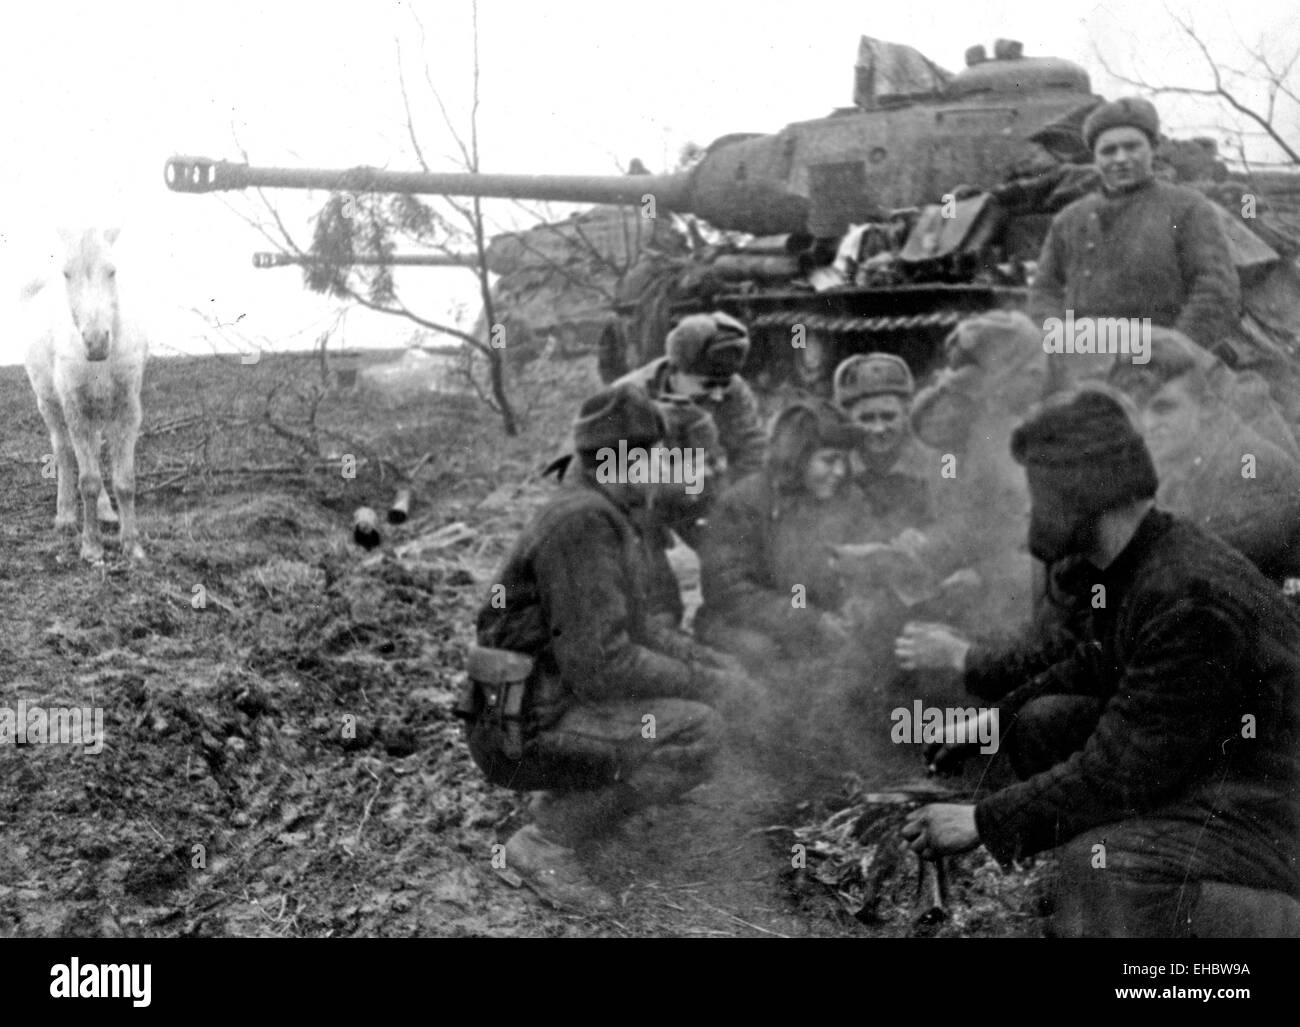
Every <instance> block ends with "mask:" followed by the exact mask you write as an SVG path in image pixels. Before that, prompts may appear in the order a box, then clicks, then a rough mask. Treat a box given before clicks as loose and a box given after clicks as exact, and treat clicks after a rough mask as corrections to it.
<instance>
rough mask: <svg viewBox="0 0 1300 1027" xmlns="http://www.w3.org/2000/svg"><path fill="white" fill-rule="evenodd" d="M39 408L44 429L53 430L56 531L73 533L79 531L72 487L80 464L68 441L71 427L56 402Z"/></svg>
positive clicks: (41, 403) (43, 403)
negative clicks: (69, 427) (66, 422)
mask: <svg viewBox="0 0 1300 1027" xmlns="http://www.w3.org/2000/svg"><path fill="white" fill-rule="evenodd" d="M36 406H37V407H38V408H39V410H40V412H41V416H42V417H43V418H45V426H46V427H47V428H49V429H50V445H52V446H53V447H54V471H55V476H56V480H57V492H58V498H57V499H56V500H55V504H54V530H55V531H66V532H69V533H71V532H74V531H76V530H77V503H76V499H75V498H74V493H73V485H72V483H73V482H74V481H75V480H76V476H77V461H76V459H75V458H74V456H73V453H72V442H71V441H70V440H69V439H68V426H67V424H65V423H64V420H63V412H62V410H61V409H60V408H59V405H58V401H57V400H54V401H53V402H51V401H48V400H44V399H38V400H37V402H36Z"/></svg>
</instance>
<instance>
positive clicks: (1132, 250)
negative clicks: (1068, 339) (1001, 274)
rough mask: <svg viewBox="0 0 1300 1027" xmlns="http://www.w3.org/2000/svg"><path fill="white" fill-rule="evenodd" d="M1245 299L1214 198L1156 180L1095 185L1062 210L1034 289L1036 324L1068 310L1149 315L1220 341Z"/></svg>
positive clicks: (1079, 314) (1212, 342)
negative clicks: (1115, 189)
mask: <svg viewBox="0 0 1300 1027" xmlns="http://www.w3.org/2000/svg"><path fill="white" fill-rule="evenodd" d="M1240 304H1241V293H1240V286H1239V283H1238V281H1237V270H1236V268H1235V267H1233V264H1232V258H1231V255H1230V251H1229V249H1228V242H1227V239H1226V237H1225V236H1224V234H1223V228H1222V226H1221V225H1220V224H1219V219H1218V215H1217V214H1216V213H1215V210H1214V207H1213V206H1212V205H1211V203H1210V201H1209V200H1207V199H1206V198H1205V197H1204V196H1202V195H1201V194H1200V193H1198V192H1196V191H1195V190H1193V189H1188V188H1186V187H1185V186H1179V185H1173V184H1172V183H1169V182H1162V181H1159V180H1157V179H1151V180H1149V181H1147V182H1145V183H1143V184H1142V185H1141V186H1139V187H1138V188H1136V189H1133V190H1130V191H1127V192H1123V193H1116V194H1114V195H1107V194H1106V193H1104V192H1097V193H1090V194H1089V195H1087V196H1084V197H1083V198H1082V199H1080V200H1076V201H1075V202H1074V203H1072V204H1070V205H1069V206H1068V207H1066V208H1065V209H1064V210H1063V211H1061V212H1060V213H1059V214H1057V215H1056V217H1055V219H1053V221H1052V227H1051V229H1050V230H1049V231H1048V233H1047V239H1046V240H1045V241H1044V243H1043V249H1042V253H1041V254H1040V255H1039V258H1038V272H1037V275H1036V276H1035V278H1034V283H1033V287H1032V289H1031V290H1030V296H1029V316H1030V318H1031V319H1032V320H1033V321H1034V322H1035V323H1037V324H1042V322H1043V321H1044V320H1045V319H1046V318H1048V317H1059V318H1064V317H1065V311H1066V310H1067V309H1068V310H1073V311H1074V317H1075V319H1076V320H1077V319H1079V318H1083V317H1123V318H1129V317H1138V318H1141V317H1149V318H1151V321H1152V323H1153V324H1157V325H1162V326H1164V327H1166V328H1175V329H1177V330H1178V331H1180V332H1182V333H1183V334H1184V335H1187V336H1189V337H1190V338H1192V339H1194V340H1195V341H1196V342H1199V343H1200V344H1201V345H1202V346H1205V347H1206V348H1207V349H1211V348H1213V347H1214V346H1216V345H1217V344H1219V343H1220V342H1223V341H1224V340H1225V339H1226V338H1227V337H1228V336H1229V334H1230V332H1231V330H1232V328H1233V327H1234V325H1235V324H1236V323H1237V320H1238V317H1239V307H1240Z"/></svg>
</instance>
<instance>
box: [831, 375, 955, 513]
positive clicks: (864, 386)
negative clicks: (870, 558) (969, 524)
mask: <svg viewBox="0 0 1300 1027" xmlns="http://www.w3.org/2000/svg"><path fill="white" fill-rule="evenodd" d="M833 390H834V398H835V404H836V406H838V407H839V408H840V409H841V410H843V411H844V412H845V413H846V414H848V415H849V417H850V418H851V419H852V420H853V421H855V422H856V423H857V424H859V425H861V426H862V428H863V430H864V432H865V433H866V434H865V437H864V439H863V442H862V447H861V448H860V449H859V450H858V452H857V453H855V454H854V457H853V463H854V480H855V482H856V483H857V485H858V487H859V488H860V489H861V490H862V492H863V494H864V495H865V496H866V499H867V503H868V505H869V506H870V508H871V513H872V515H873V516H874V517H875V518H876V520H877V521H878V522H879V524H880V525H881V532H880V537H881V538H882V539H884V538H890V537H892V536H894V535H896V534H897V533H898V532H899V531H901V530H902V529H904V528H908V527H918V526H921V525H924V524H926V523H928V522H929V521H930V519H931V516H932V511H931V505H930V488H929V478H928V477H927V474H928V475H931V476H932V475H933V474H934V473H935V469H936V468H937V467H938V466H939V461H938V457H937V456H936V455H934V454H932V453H929V452H928V451H927V450H926V449H925V447H923V446H922V445H921V444H920V442H918V441H917V439H916V437H915V436H914V435H913V434H912V427H911V419H910V417H909V413H910V407H911V403H912V395H913V393H914V392H915V384H914V383H913V381H912V372H911V370H910V369H909V368H908V366H907V363H906V361H904V360H903V359H902V358H901V357H897V356H894V354H892V353H860V354H857V355H855V356H851V357H849V358H848V359H846V360H844V361H843V362H842V363H841V364H840V366H839V367H837V368H836V369H835V377H834V381H833Z"/></svg>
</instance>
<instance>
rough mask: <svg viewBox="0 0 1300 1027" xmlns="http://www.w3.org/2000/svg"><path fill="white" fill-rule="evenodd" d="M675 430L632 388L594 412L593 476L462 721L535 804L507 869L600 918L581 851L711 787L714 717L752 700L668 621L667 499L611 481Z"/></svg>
mask: <svg viewBox="0 0 1300 1027" xmlns="http://www.w3.org/2000/svg"><path fill="white" fill-rule="evenodd" d="M664 432H665V425H664V419H663V416H662V414H661V413H660V412H659V410H658V409H657V407H656V406H655V404H654V403H653V402H651V401H650V399H649V398H648V397H647V396H646V395H645V393H644V392H642V391H641V390H640V389H638V388H636V387H635V386H632V385H621V386H611V387H609V388H607V389H605V390H603V391H601V392H600V393H598V394H596V395H595V396H593V397H591V398H590V399H588V400H587V401H586V402H584V403H583V405H582V407H581V409H580V411H579V414H578V417H577V419H576V421H575V423H574V430H573V435H574V450H575V453H576V461H575V463H576V465H577V467H578V468H580V470H581V473H580V474H577V475H573V476H571V477H570V480H569V481H567V482H565V487H564V489H563V491H562V492H561V493H560V494H559V495H558V496H556V497H555V498H554V499H553V500H552V501H551V502H549V503H548V504H547V505H546V506H545V507H544V508H543V509H542V510H541V511H540V512H539V513H538V514H537V515H536V516H535V517H534V518H533V520H532V522H531V523H530V524H529V525H528V526H527V527H526V528H525V529H524V531H523V533H522V534H521V535H520V536H519V538H518V539H517V540H516V541H515V544H514V547H513V548H512V550H511V551H510V554H509V555H508V556H507V557H506V560H505V563H504V565H503V567H502V568H501V570H500V571H499V572H498V574H497V577H496V581H495V584H494V585H493V587H492V589H491V590H490V595H489V597H488V599H487V601H486V602H485V603H484V605H483V607H482V608H481V610H480V612H479V616H478V636H477V642H478V644H477V646H475V647H474V648H473V649H472V650H471V652H470V657H469V661H468V671H469V684H468V685H467V688H466V691H465V694H464V695H463V697H462V702H461V705H460V706H459V707H458V713H459V714H460V715H461V716H462V717H463V718H464V719H465V720H466V721H467V730H468V734H469V749H470V753H471V755H472V756H473V758H474V761H475V763H477V764H478V766H479V767H480V769H482V770H483V772H484V774H485V775H486V776H487V778H488V780H489V781H491V782H492V783H494V784H497V785H501V786H503V787H507V788H512V789H515V790H517V791H532V792H537V793H538V794H537V795H536V796H535V797H534V799H533V802H532V807H531V808H532V813H533V823H531V824H529V825H527V826H526V827H523V828H521V829H520V830H519V831H517V832H516V833H515V834H514V835H513V836H512V837H511V838H510V839H509V841H507V843H506V846H505V857H506V863H507V866H508V868H509V869H510V870H512V871H514V872H515V873H517V874H519V875H520V876H521V877H522V878H523V879H524V880H525V881H526V882H527V883H528V884H529V885H530V886H532V887H533V888H535V889H536V890H537V891H538V892H539V893H540V894H542V895H543V896H544V897H546V898H548V899H550V900H552V901H555V902H558V903H560V904H563V905H570V906H576V907H580V908H584V909H588V910H602V909H608V908H610V907H611V905H612V902H611V900H610V898H609V896H608V895H607V894H605V893H604V892H603V891H601V890H600V889H599V888H597V887H596V886H595V885H594V884H593V883H592V882H591V881H590V879H589V878H588V877H587V874H586V872H585V870H584V869H583V867H582V866H581V864H580V863H579V862H578V859H577V854H576V852H575V849H576V848H577V847H578V846H580V845H582V844H583V843H585V842H587V841H589V840H591V839H593V838H595V837H596V836H597V835H598V834H600V833H604V832H606V831H608V830H610V829H611V828H612V827H614V826H616V825H617V824H618V823H619V822H620V821H621V820H622V819H624V818H625V817H627V816H628V815H630V814H631V813H633V812H635V811H636V810H638V809H641V808H644V807H645V806H648V805H657V804H661V803H667V802H670V801H673V800H675V799H677V798H679V797H680V796H681V795H683V794H684V793H685V792H686V791H688V790H689V789H691V788H693V787H695V786H696V785H698V784H701V783H702V782H703V781H705V780H706V779H707V778H708V777H709V776H710V772H711V766H712V761H713V757H714V755H715V751H716V748H717V744H718V739H719V735H720V728H721V723H722V721H721V718H720V716H719V714H718V713H717V712H715V710H714V708H713V704H715V703H721V704H722V708H723V709H724V710H725V709H729V708H732V707H729V706H728V705H727V704H728V703H730V702H732V701H733V700H734V701H739V702H741V703H742V704H743V702H744V698H743V696H744V693H745V691H746V689H748V688H749V687H750V685H749V682H748V680H747V679H745V678H744V677H742V676H740V675H739V674H738V673H737V672H736V670H735V668H736V663H735V661H734V660H733V659H730V658H727V657H724V656H722V655H721V654H718V653H715V652H713V651H712V650H709V649H707V648H705V647H704V646H701V645H697V644H695V643H694V642H693V641H691V640H690V639H688V638H687V637H686V636H685V635H683V634H681V633H680V632H677V631H674V630H672V629H671V628H670V627H668V626H667V624H666V622H665V620H664V619H663V618H661V617H659V616H657V615H656V614H658V613H660V612H661V611H660V609H659V608H660V606H661V605H662V604H661V603H660V602H659V601H658V600H659V599H662V596H663V593H662V591H661V590H660V589H659V588H658V587H657V586H658V585H659V583H662V582H663V581H664V580H665V575H667V577H669V578H671V572H670V571H669V570H668V568H667V564H666V560H665V557H664V554H663V550H662V548H661V547H660V546H658V545H656V544H655V543H654V541H653V538H654V536H653V531H652V529H653V527H654V524H655V521H654V513H653V510H652V506H653V503H652V499H653V497H654V495H655V492H656V491H657V490H659V489H661V488H663V486H662V485H660V484H650V483H648V482H640V481H637V480H636V476H633V475H630V474H629V475H623V476H614V477H611V476H610V475H609V474H607V473H605V472H604V471H603V470H602V460H603V459H607V457H608V455H609V453H610V452H617V451H618V450H619V448H620V444H623V445H624V446H625V447H626V451H627V452H632V451H633V450H637V449H640V450H643V451H645V452H646V453H649V454H653V453H654V452H655V449H656V447H659V446H660V443H661V442H662V439H663V437H664ZM671 598H673V599H678V597H677V596H676V595H675V593H674V594H673V595H672V596H671ZM678 603H679V605H678V611H680V600H679V599H678ZM647 724H652V725H653V729H652V730H649V731H647Z"/></svg>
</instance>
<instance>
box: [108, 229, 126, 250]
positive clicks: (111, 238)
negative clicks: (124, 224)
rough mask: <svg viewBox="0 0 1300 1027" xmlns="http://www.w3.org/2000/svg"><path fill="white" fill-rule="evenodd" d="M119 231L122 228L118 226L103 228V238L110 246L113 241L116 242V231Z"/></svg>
mask: <svg viewBox="0 0 1300 1027" xmlns="http://www.w3.org/2000/svg"><path fill="white" fill-rule="evenodd" d="M121 231H122V229H120V228H105V229H104V238H105V239H107V240H108V243H109V245H110V246H111V245H112V244H113V243H115V242H117V236H118V233H119V232H121Z"/></svg>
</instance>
